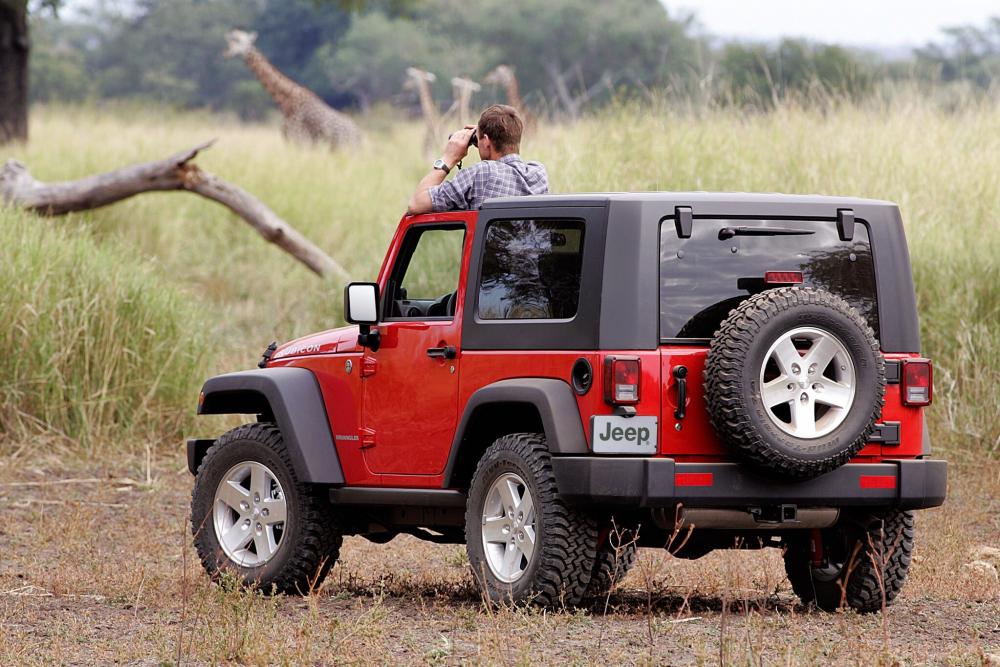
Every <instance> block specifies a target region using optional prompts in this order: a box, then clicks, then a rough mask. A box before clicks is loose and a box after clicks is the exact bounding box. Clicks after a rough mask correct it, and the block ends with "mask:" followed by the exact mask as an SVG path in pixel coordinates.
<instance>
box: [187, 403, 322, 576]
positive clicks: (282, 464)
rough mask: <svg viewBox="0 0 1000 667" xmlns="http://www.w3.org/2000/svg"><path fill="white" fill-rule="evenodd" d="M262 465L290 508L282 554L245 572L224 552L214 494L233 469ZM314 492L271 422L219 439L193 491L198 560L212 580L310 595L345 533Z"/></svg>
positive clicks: (281, 549) (193, 513)
mask: <svg viewBox="0 0 1000 667" xmlns="http://www.w3.org/2000/svg"><path fill="white" fill-rule="evenodd" d="M247 461H254V462H258V463H262V464H264V465H265V466H267V467H268V468H269V469H270V470H271V471H272V472H273V473H274V475H275V476H276V477H277V479H278V481H279V483H280V484H281V488H282V489H283V491H284V497H285V502H286V508H287V520H286V521H285V529H284V533H283V535H282V538H281V542H280V544H279V545H278V550H277V552H276V553H275V554H274V556H273V557H271V559H270V560H268V561H266V562H264V563H262V564H261V565H260V566H259V567H243V566H240V565H238V564H237V563H235V562H233V561H232V560H231V559H230V558H229V557H228V556H226V554H225V553H224V552H223V550H222V547H221V546H220V545H219V541H218V538H217V536H216V534H215V528H214V524H213V518H212V516H213V515H212V512H213V504H214V502H215V492H216V489H217V488H218V485H219V482H220V481H221V479H222V477H223V476H224V475H225V474H226V472H227V471H228V470H230V469H231V468H232V467H233V466H235V465H237V464H239V463H242V462H247ZM331 510H332V508H331V507H330V505H329V502H328V501H325V500H324V498H323V495H322V494H321V493H320V492H319V490H317V489H316V488H314V487H312V486H311V485H309V484H305V483H302V482H299V481H298V478H297V476H296V474H295V469H294V467H293V466H292V462H291V458H290V457H289V455H288V450H287V449H286V448H285V445H284V442H283V440H282V437H281V431H280V430H279V429H278V427H277V426H276V425H275V424H273V423H268V422H259V423H253V424H244V425H243V426H239V427H237V428H235V429H233V430H231V431H228V432H227V433H225V434H223V435H222V436H221V437H219V439H218V440H216V441H215V444H213V445H212V446H211V447H210V448H209V449H208V451H207V452H206V454H205V458H204V459H202V462H201V464H200V465H199V466H198V473H197V475H196V477H195V483H194V489H193V490H192V492H191V532H192V534H193V535H194V543H195V548H196V549H197V551H198V557H199V558H200V559H201V563H202V565H203V566H204V568H205V571H206V572H208V574H209V576H211V578H212V580H213V581H218V580H219V579H221V578H222V577H223V576H224V573H230V574H231V575H233V576H234V577H236V579H237V580H238V581H240V582H241V583H242V584H244V585H246V586H256V587H257V588H258V589H259V590H261V591H262V592H264V593H271V592H278V593H288V594H299V595H302V594H306V593H308V592H309V591H310V590H314V589H315V588H318V587H319V584H320V583H321V582H322V581H323V578H324V577H325V576H326V574H327V572H329V570H330V568H331V567H333V565H334V563H336V561H337V558H338V556H339V554H340V545H341V541H342V536H341V532H340V530H339V527H338V524H337V521H336V519H335V516H334V514H333V512H332V511H331Z"/></svg>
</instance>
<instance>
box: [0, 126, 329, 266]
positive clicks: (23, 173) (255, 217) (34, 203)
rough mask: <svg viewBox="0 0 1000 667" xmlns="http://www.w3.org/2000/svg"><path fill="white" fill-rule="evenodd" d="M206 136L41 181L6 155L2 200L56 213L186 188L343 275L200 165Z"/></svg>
mask: <svg viewBox="0 0 1000 667" xmlns="http://www.w3.org/2000/svg"><path fill="white" fill-rule="evenodd" d="M213 143H215V142H214V141H208V142H205V143H203V144H200V145H198V146H195V147H194V148H192V149H190V150H186V151H183V152H180V153H177V154H176V155H171V156H170V157H168V158H166V159H164V160H157V161H155V162H145V163H142V164H134V165H130V166H128V167H123V168H122V169H116V170H115V171H109V172H107V173H105V174H98V175H96V176H88V177H87V178H81V179H79V180H75V181H63V182H60V183H43V182H41V181H37V180H35V179H34V178H33V177H32V175H31V172H30V171H28V168H27V167H26V166H24V165H23V164H21V163H20V162H18V161H16V160H7V162H6V164H4V166H3V168H2V169H0V200H2V202H3V204H4V205H7V206H16V207H18V208H23V209H25V210H28V211H33V212H35V213H39V214H41V215H48V216H55V215H65V214H66V213H73V212H75V211H87V210H90V209H94V208H99V207H101V206H107V205H108V204H113V203H115V202H118V201H121V200H123V199H127V198H129V197H132V196H135V195H137V194H141V193H143V192H156V191H166V190H186V191H188V192H193V193H195V194H198V195H201V196H202V197H206V198H208V199H211V200H212V201H215V202H217V203H219V204H222V205H223V206H225V207H226V208H228V209H229V210H231V211H232V212H233V213H235V214H236V215H238V216H240V217H241V218H242V219H243V220H244V221H246V222H247V223H248V224H249V225H250V226H251V227H253V228H254V229H256V230H257V232H258V233H260V235H261V236H263V237H264V238H265V239H266V240H267V241H270V242H271V243H273V244H275V245H277V246H278V247H280V248H281V249H283V250H284V251H285V252H287V253H288V254H290V255H291V256H292V257H294V258H295V259H297V260H299V261H300V262H302V263H303V264H305V265H306V266H307V267H309V269H311V270H312V271H313V272H315V273H317V274H318V275H320V276H327V275H330V274H331V273H336V274H339V275H340V276H341V277H342V278H347V277H348V276H347V272H346V271H345V270H344V268H343V267H342V266H341V265H340V264H338V263H337V262H336V261H335V260H334V259H333V258H332V257H330V256H329V255H327V254H326V253H325V252H323V251H322V250H320V249H319V248H318V247H317V246H316V245H315V244H313V243H312V242H311V241H309V239H307V238H306V237H304V236H302V234H300V233H299V232H298V231H297V230H295V229H294V228H293V227H292V226H291V225H289V224H288V223H287V222H285V221H284V220H282V219H281V218H280V217H278V215H277V214H276V213H275V212H274V211H272V210H271V209H270V208H268V207H267V206H266V205H265V204H264V203H263V202H262V201H260V200H259V199H257V198H256V197H254V196H253V195H252V194H250V193H249V192H247V191H246V190H244V189H243V188H241V187H239V186H236V185H233V184H232V183H227V182H226V181H224V180H222V179H221V178H219V177H218V176H215V175H214V174H210V173H208V172H207V171H203V170H202V169H201V168H200V167H198V165H196V164H194V163H193V162H192V160H194V158H195V157H196V156H197V155H198V153H199V152H201V151H203V150H205V149H207V148H209V147H210V146H211V145H212V144H213Z"/></svg>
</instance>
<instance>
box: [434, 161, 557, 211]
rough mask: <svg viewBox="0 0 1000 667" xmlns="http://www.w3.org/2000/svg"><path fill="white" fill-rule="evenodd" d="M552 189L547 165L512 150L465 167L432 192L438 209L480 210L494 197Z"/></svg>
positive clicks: (537, 193) (540, 192) (544, 191)
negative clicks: (546, 169) (522, 156)
mask: <svg viewBox="0 0 1000 667" xmlns="http://www.w3.org/2000/svg"><path fill="white" fill-rule="evenodd" d="M548 191H549V176H548V174H547V173H545V167H543V166H542V165H541V164H540V163H538V162H525V161H524V160H522V159H521V156H520V155H518V154H517V153H511V154H510V155H504V156H503V157H502V158H500V159H499V160H483V161H482V162H480V163H478V164H474V165H472V166H471V167H469V168H468V169H462V170H461V171H459V172H458V173H457V174H456V175H455V178H453V179H451V180H450V181H445V182H444V183H442V184H441V185H436V186H434V187H432V188H430V189H429V190H428V193H429V194H430V196H431V204H432V205H433V207H434V210H435V211H464V210H469V211H476V210H479V208H481V207H482V205H483V202H484V201H486V200H487V199H492V198H494V197H516V196H518V195H543V194H545V193H546V192H548Z"/></svg>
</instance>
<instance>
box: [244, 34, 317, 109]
mask: <svg viewBox="0 0 1000 667" xmlns="http://www.w3.org/2000/svg"><path fill="white" fill-rule="evenodd" d="M244 60H245V61H246V64H247V67H249V68H250V71H252V72H253V73H254V75H256V77H257V79H258V80H259V81H260V83H261V85H262V86H264V90H266V91H267V93H268V94H269V95H270V96H271V97H272V98H274V101H275V102H277V104H278V106H279V107H280V108H281V111H282V113H284V114H286V115H287V114H288V113H289V111H291V109H292V100H293V99H294V98H295V97H299V96H301V95H302V93H303V92H304V91H305V89H304V88H302V86H300V85H299V84H297V83H295V82H294V81H292V80H291V79H289V78H288V77H287V76H285V75H284V74H282V73H281V72H280V71H278V68H277V67H275V66H274V65H272V64H271V62H270V61H269V60H268V59H267V58H265V57H264V54H262V53H261V52H260V51H258V50H257V49H256V48H251V49H250V52H249V53H247V55H246V57H245V58H244Z"/></svg>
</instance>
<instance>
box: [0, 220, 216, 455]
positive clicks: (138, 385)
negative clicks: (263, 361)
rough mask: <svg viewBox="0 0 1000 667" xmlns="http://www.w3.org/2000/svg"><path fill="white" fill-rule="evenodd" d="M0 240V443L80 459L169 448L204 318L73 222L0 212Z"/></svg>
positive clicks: (135, 262)
mask: <svg viewBox="0 0 1000 667" xmlns="http://www.w3.org/2000/svg"><path fill="white" fill-rule="evenodd" d="M0 230H2V233H3V236H4V238H5V242H4V243H2V244H0V284H2V285H3V289H2V290H0V322H2V323H3V325H2V326H0V350H2V353H0V436H6V438H7V439H8V440H10V441H19V442H21V443H25V442H27V441H28V438H27V436H28V435H29V434H30V435H31V436H35V437H33V438H32V439H31V440H32V441H33V445H34V446H38V445H39V440H38V437H37V436H48V438H49V439H50V441H55V442H56V443H57V445H64V446H65V445H67V444H69V445H71V446H73V448H74V449H75V448H76V446H82V448H83V449H84V451H87V452H89V453H97V452H104V453H108V452H109V451H119V450H120V449H121V448H124V449H125V450H126V451H129V452H132V453H134V452H136V451H139V452H141V451H143V446H144V445H145V444H148V443H149V442H151V441H152V442H155V441H159V440H161V439H165V438H178V437H179V436H180V434H181V432H182V431H183V428H184V426H185V425H187V424H188V423H189V422H190V415H189V412H190V411H189V410H187V411H182V410H179V409H178V408H179V406H180V405H182V404H184V403H191V400H190V398H191V397H190V389H191V383H192V382H193V381H194V380H195V379H196V378H197V376H198V375H199V374H200V373H201V371H202V368H203V360H204V359H205V352H206V348H205V341H206V340H207V339H208V336H207V334H208V333H209V327H210V326H211V322H210V320H209V319H208V318H207V317H206V311H205V309H204V308H203V307H202V306H201V305H200V304H199V303H197V302H195V301H192V300H191V299H189V298H188V297H187V296H186V295H183V294H181V292H180V291H179V290H178V289H177V288H175V287H174V286H173V285H171V284H170V281H169V280H168V279H167V277H166V275H165V274H164V273H163V272H162V271H157V270H155V269H151V268H149V267H148V266H145V263H144V262H143V260H141V259H140V258H137V257H135V256H134V253H133V252H132V251H131V250H130V249H128V248H121V247H119V244H117V243H97V242H95V241H94V240H93V239H92V238H89V236H88V233H87V230H86V229H85V228H83V227H81V226H80V223H79V222H67V223H66V224H64V225H61V226H58V227H56V226H52V225H50V224H48V223H47V222H44V221H41V220H38V219H36V218H33V217H31V216H28V215H23V214H19V213H16V212H12V211H0ZM109 447H110V450H109Z"/></svg>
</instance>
